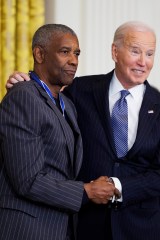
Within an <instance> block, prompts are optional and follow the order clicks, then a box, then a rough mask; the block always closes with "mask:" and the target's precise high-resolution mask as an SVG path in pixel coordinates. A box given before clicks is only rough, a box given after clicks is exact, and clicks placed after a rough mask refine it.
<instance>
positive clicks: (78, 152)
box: [61, 93, 83, 177]
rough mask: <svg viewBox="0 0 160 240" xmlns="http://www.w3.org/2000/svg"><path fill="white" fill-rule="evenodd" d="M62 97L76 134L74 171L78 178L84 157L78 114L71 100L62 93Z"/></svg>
mask: <svg viewBox="0 0 160 240" xmlns="http://www.w3.org/2000/svg"><path fill="white" fill-rule="evenodd" d="M61 95H62V98H63V100H64V101H65V113H66V115H67V119H68V121H69V124H70V126H71V129H72V130H73V133H74V140H75V148H74V151H75V153H74V161H73V169H74V174H75V176H74V177H76V176H77V175H78V173H79V170H80V167H81V164H82V155H83V149H82V138H81V134H80V130H79V127H78V123H77V119H76V112H74V111H75V109H74V108H73V107H71V103H69V101H70V100H69V99H67V98H66V97H65V96H64V95H63V94H62V93H61Z"/></svg>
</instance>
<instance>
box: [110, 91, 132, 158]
mask: <svg viewBox="0 0 160 240" xmlns="http://www.w3.org/2000/svg"><path fill="white" fill-rule="evenodd" d="M128 94H130V92H129V91H127V90H122V91H121V98H120V99H119V100H118V101H117V102H116V103H115V105H114V107H113V110H112V118H111V120H112V128H113V135H114V142H115V147H116V152H117V156H118V158H121V157H124V156H125V155H126V154H127V152H128V106H127V100H126V96H127V95H128Z"/></svg>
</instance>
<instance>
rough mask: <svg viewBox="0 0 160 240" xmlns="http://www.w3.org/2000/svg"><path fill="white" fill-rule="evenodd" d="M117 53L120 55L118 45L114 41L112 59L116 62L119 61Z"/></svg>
mask: <svg viewBox="0 0 160 240" xmlns="http://www.w3.org/2000/svg"><path fill="white" fill-rule="evenodd" d="M117 55H118V49H117V46H116V45H115V44H114V43H112V59H113V61H114V62H115V63H116V62H117Z"/></svg>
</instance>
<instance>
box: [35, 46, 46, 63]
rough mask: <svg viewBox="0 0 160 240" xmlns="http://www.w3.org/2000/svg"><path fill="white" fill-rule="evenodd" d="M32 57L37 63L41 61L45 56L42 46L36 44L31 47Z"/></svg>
mask: <svg viewBox="0 0 160 240" xmlns="http://www.w3.org/2000/svg"><path fill="white" fill-rule="evenodd" d="M33 57H34V60H35V61H36V62H37V63H40V64H41V63H43V61H44V57H45V51H44V49H43V48H42V47H40V46H37V47H35V48H34V49H33Z"/></svg>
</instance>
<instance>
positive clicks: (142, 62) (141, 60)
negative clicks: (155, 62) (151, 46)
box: [138, 53, 146, 66]
mask: <svg viewBox="0 0 160 240" xmlns="http://www.w3.org/2000/svg"><path fill="white" fill-rule="evenodd" d="M138 63H139V64H140V65H141V66H144V65H145V63H146V55H145V53H141V54H140V55H139V59H138Z"/></svg>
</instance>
